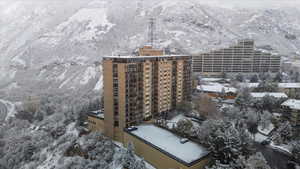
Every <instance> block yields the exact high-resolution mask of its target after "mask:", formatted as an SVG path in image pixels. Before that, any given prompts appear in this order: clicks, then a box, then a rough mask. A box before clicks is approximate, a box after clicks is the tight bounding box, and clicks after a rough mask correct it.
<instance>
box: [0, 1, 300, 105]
mask: <svg viewBox="0 0 300 169" xmlns="http://www.w3.org/2000/svg"><path fill="white" fill-rule="evenodd" d="M216 4H217V3H216ZM216 4H215V5H213V4H212V3H205V1H198V0H186V1H181V0H163V1H159V0H154V1H152V0H151V1H150V0H130V1H120V0H75V1H73V0H67V1H37V0H28V1H18V0H16V1H9V0H4V1H1V3H0V94H1V96H3V97H4V96H5V97H11V96H14V97H15V96H16V95H17V96H18V97H17V98H22V97H23V96H27V95H29V94H30V95H38V94H39V93H41V92H45V89H46V90H56V89H57V90H63V91H71V92H72V91H77V92H82V93H84V92H85V93H86V92H98V90H101V88H102V87H101V86H102V84H101V58H102V56H105V55H112V54H118V53H121V54H124V53H125V54H126V53H132V52H133V51H134V50H135V49H136V48H137V47H139V46H141V45H143V44H144V43H145V42H146V39H147V19H148V18H149V17H155V18H157V29H158V30H157V44H158V46H161V47H167V46H169V47H171V48H173V49H176V51H179V52H182V53H198V52H202V51H208V50H211V49H214V48H219V47H222V46H228V45H230V44H232V43H234V41H235V40H237V39H241V38H254V39H255V40H257V44H258V46H259V47H261V48H264V49H267V50H271V51H272V52H277V53H280V54H283V55H294V54H295V53H296V52H299V49H300V40H299V35H300V26H299V25H300V19H299V16H300V10H299V9H298V8H292V7H285V6H284V7H282V8H278V7H272V8H270V9H267V8H253V7H251V8H247V9H245V8H244V7H243V6H239V7H226V6H224V5H216ZM78 89H79V90H78ZM36 93H37V94H36ZM16 100H18V99H16Z"/></svg>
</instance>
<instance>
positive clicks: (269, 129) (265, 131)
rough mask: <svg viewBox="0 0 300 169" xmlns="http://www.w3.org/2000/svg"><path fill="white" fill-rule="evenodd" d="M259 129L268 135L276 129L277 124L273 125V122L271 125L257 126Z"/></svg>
mask: <svg viewBox="0 0 300 169" xmlns="http://www.w3.org/2000/svg"><path fill="white" fill-rule="evenodd" d="M257 129H258V131H259V132H260V133H261V134H263V135H265V136H268V135H269V134H270V133H271V132H272V131H273V130H274V129H275V126H274V125H273V123H270V125H269V126H267V127H266V128H263V127H262V126H261V125H260V126H258V127H257Z"/></svg>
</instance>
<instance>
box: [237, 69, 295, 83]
mask: <svg viewBox="0 0 300 169" xmlns="http://www.w3.org/2000/svg"><path fill="white" fill-rule="evenodd" d="M234 80H236V81H238V82H245V81H246V80H249V81H250V82H251V83H258V82H260V81H269V82H275V83H280V82H299V81H300V74H299V72H293V71H291V72H288V73H283V72H278V73H276V74H275V75H272V74H271V73H268V72H267V73H259V74H253V75H251V76H248V78H246V77H245V75H244V74H241V73H239V74H237V75H236V76H235V77H234Z"/></svg>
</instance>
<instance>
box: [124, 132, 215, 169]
mask: <svg viewBox="0 0 300 169" xmlns="http://www.w3.org/2000/svg"><path fill="white" fill-rule="evenodd" d="M130 142H132V143H133V144H134V147H135V153H136V154H137V155H138V156H140V157H143V158H144V159H145V160H146V161H147V162H149V163H150V164H151V165H153V166H154V167H155V168H157V169H204V167H205V166H206V165H207V164H208V162H209V158H208V157H205V158H203V160H201V161H198V162H197V163H196V164H194V165H192V166H190V167H188V166H186V165H184V164H182V163H180V162H178V161H177V160H175V159H173V158H171V157H169V156H167V155H166V154H164V153H162V152H161V151H159V150H157V149H155V148H154V147H152V146H150V145H148V144H146V143H145V142H143V141H142V140H140V139H138V138H136V137H135V136H132V135H130V134H128V133H127V132H124V145H128V143H130Z"/></svg>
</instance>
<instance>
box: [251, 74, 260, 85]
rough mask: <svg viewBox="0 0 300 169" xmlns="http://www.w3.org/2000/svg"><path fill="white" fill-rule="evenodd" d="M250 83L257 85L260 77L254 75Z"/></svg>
mask: <svg viewBox="0 0 300 169" xmlns="http://www.w3.org/2000/svg"><path fill="white" fill-rule="evenodd" d="M250 82H251V83H257V82H258V76H257V74H254V75H253V76H252V77H251V79H250Z"/></svg>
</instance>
